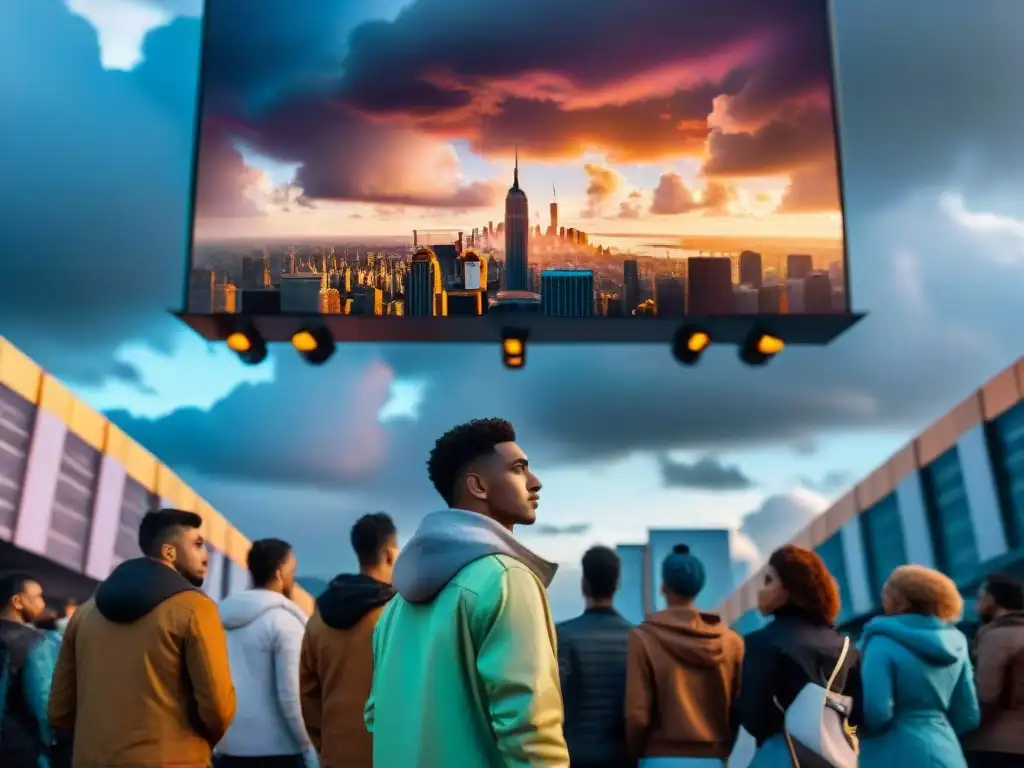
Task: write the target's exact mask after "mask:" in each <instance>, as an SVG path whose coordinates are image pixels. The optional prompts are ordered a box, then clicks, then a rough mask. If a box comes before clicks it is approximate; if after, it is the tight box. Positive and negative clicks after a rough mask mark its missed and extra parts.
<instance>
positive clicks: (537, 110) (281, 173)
mask: <svg viewBox="0 0 1024 768" xmlns="http://www.w3.org/2000/svg"><path fill="white" fill-rule="evenodd" d="M350 2H351V5H352V8H350V9H348V11H346V9H345V7H344V6H345V2H340V3H331V4H326V5H325V4H322V3H315V2H309V1H307V2H299V3H296V2H294V0H268V2H265V3H262V4H261V13H260V14H252V13H249V12H248V11H247V5H246V4H245V3H244V2H241V1H240V0H209V1H208V2H207V5H206V18H205V23H204V35H203V44H202V63H201V72H202V85H201V88H202V98H201V100H200V104H201V109H200V110H199V115H198V118H197V142H196V146H197V149H196V162H195V177H194V194H193V205H192V225H193V229H192V241H191V253H190V262H189V270H188V283H187V287H186V291H185V293H186V299H185V300H186V307H185V309H184V311H183V312H181V313H179V314H180V315H181V316H182V317H183V318H184V320H185V321H186V322H188V323H189V325H191V326H192V327H193V328H194V329H195V330H196V331H198V332H199V333H200V334H201V335H203V336H204V337H205V338H207V339H211V340H216V339H220V340H224V339H226V338H227V337H228V336H229V335H230V334H231V333H233V332H235V329H237V328H238V327H240V322H241V321H243V320H244V323H245V324H246V326H247V327H252V328H253V329H255V331H257V332H258V333H259V335H260V337H261V338H262V339H265V340H266V341H267V342H278V341H289V340H291V339H293V338H295V337H296V334H298V333H300V332H301V331H302V330H303V329H307V328H310V327H316V328H323V329H326V331H327V332H329V334H330V336H331V337H332V338H333V339H334V340H335V341H338V342H344V341H375V342H383V341H396V342H407V341H420V342H423V341H441V342H452V341H474V342H495V343H504V340H505V339H507V338H508V333H509V328H515V329H517V331H518V332H521V333H522V334H523V336H524V338H525V336H527V335H528V337H529V339H530V343H531V344H534V343H543V342H580V341H582V342H634V343H641V342H658V343H664V344H665V345H667V346H672V345H675V346H673V349H674V350H675V352H674V354H675V353H676V352H678V353H679V354H677V355H676V356H677V358H678V357H679V356H680V354H683V352H685V355H684V356H688V357H687V360H689V359H690V358H691V357H692V358H693V360H694V361H695V360H696V356H697V355H699V353H700V351H702V350H703V348H704V347H705V346H707V345H709V344H721V343H728V344H736V345H740V346H742V345H743V344H744V342H745V341H746V340H748V339H749V338H750V335H751V333H753V332H755V330H756V329H763V331H764V333H767V334H770V335H771V336H772V337H773V338H777V339H779V340H781V342H784V343H785V344H787V345H800V344H812V345H813V344H818V345H820V344H827V343H829V342H830V341H832V340H833V339H834V338H836V337H837V336H838V335H840V334H841V333H842V332H843V331H845V330H846V329H848V328H849V327H850V326H851V325H853V323H854V322H856V320H857V319H859V315H857V314H855V313H853V312H852V311H851V308H850V295H849V280H848V277H847V259H846V248H845V239H844V223H843V205H842V192H841V177H840V173H839V168H840V157H839V151H838V147H839V142H838V138H837V128H836V126H837V118H836V105H835V86H834V75H833V61H832V44H831V27H830V18H829V2H828V0H778V1H775V2H772V3H756V2H749V0H637V2H639V5H640V6H641V7H640V8H638V7H637V2H634V3H624V4H621V7H619V6H616V9H614V10H609V11H608V12H607V13H601V14H594V13H593V12H592V11H593V9H592V8H591V2H590V0H566V2H562V3H557V4H555V5H552V4H550V3H548V2H543V3H542V2H541V0H526V2H525V5H524V4H522V3H520V4H519V5H516V6H515V13H514V14H513V13H512V12H511V11H510V12H509V13H508V14H504V13H503V14H499V16H497V17H496V16H495V15H494V6H493V3H489V2H486V1H485V0H457V2H456V5H460V6H461V9H460V11H459V13H458V14H457V16H458V18H459V29H460V30H461V31H460V33H459V35H458V37H457V38H455V39H453V38H452V34H451V18H452V14H453V13H454V8H453V4H452V2H450V1H449V2H445V3H440V2H435V1H434V0H414V1H413V2H412V4H411V5H409V6H408V7H407V8H406V10H405V11H403V13H401V14H398V15H395V14H394V13H392V12H391V11H390V10H389V9H387V8H381V9H379V10H378V9H372V10H366V6H365V4H363V3H357V2H356V0H350ZM381 5H383V6H386V5H387V4H381ZM533 5H536V6H537V7H536V9H532V6H533ZM357 9H358V10H359V12H358V13H357V12H355V11H356V10H357ZM506 16H507V18H506ZM275 17H277V18H278V19H279V21H280V23H276V22H275V21H274V19H275ZM554 31H558V38H559V40H560V42H559V44H558V45H557V46H550V45H531V44H530V40H531V39H536V40H550V39H551V36H552V34H553V32H554ZM627 41H628V42H629V44H628V45H627V44H626V42H627ZM635 41H643V44H642V45H636V44H635ZM389 49H393V50H395V51H396V52H399V51H400V52H401V55H394V56H388V55H382V52H386V51H387V50H389ZM769 86H770V87H769ZM693 328H697V329H700V334H701V335H700V337H699V338H700V339H701V344H700V349H698V350H696V351H693V350H691V349H689V348H687V349H683V347H679V344H680V339H681V336H680V333H681V332H682V330H683V329H693ZM303 338H305V337H303ZM695 338H696V337H695ZM691 346H692V345H691ZM677 347H678V349H676V348H677ZM679 350H683V352H680V351H679Z"/></svg>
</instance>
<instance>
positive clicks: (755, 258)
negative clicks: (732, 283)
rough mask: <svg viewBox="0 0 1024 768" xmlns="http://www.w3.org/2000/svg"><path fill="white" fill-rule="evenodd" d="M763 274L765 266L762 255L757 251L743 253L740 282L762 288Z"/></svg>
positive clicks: (741, 256)
mask: <svg viewBox="0 0 1024 768" xmlns="http://www.w3.org/2000/svg"><path fill="white" fill-rule="evenodd" d="M763 274H764V266H763V264H762V261H761V254H760V253H757V252H755V251H743V252H742V253H741V254H740V282H741V283H745V284H746V285H750V286H753V287H754V288H760V287H761V281H762V276H763Z"/></svg>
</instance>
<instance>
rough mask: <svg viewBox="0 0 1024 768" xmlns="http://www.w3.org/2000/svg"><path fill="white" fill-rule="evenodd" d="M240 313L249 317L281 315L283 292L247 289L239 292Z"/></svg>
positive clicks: (273, 289) (267, 289)
mask: <svg viewBox="0 0 1024 768" xmlns="http://www.w3.org/2000/svg"><path fill="white" fill-rule="evenodd" d="M238 311H239V312H243V313H245V314H247V315H279V314H281V291H279V290H277V289H276V288H245V289H243V290H241V291H238Z"/></svg>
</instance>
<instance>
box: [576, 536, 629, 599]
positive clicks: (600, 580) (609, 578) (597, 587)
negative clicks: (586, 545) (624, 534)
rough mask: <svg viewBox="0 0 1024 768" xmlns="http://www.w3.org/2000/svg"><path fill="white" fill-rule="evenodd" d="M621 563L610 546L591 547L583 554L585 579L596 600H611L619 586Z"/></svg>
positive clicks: (590, 594)
mask: <svg viewBox="0 0 1024 768" xmlns="http://www.w3.org/2000/svg"><path fill="white" fill-rule="evenodd" d="M620 569H621V563H620V561H619V556H618V555H617V554H615V551H614V550H612V549H609V548H608V547H600V546H598V547H591V548H590V549H588V550H587V551H586V554H584V555H583V579H584V581H586V582H587V591H588V593H589V596H590V597H592V598H594V599H595V600H609V599H611V598H612V597H614V595H615V590H616V589H618V586H619V571H620Z"/></svg>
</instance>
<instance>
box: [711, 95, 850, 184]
mask: <svg viewBox="0 0 1024 768" xmlns="http://www.w3.org/2000/svg"><path fill="white" fill-rule="evenodd" d="M833 130H834V129H833V121H832V111H831V107H829V106H827V105H826V106H819V105H813V106H809V107H793V108H788V109H786V110H784V111H783V112H782V113H781V114H779V115H778V116H776V117H775V118H774V119H772V120H771V121H770V122H768V123H766V124H764V125H762V126H759V127H758V128H756V129H755V130H753V131H749V132H747V131H744V132H735V133H724V132H722V131H719V130H714V131H712V132H711V136H710V138H709V141H708V154H709V155H710V156H709V157H708V159H707V162H705V164H704V168H703V171H704V173H706V174H707V175H709V176H768V175H773V174H779V175H785V174H787V173H790V172H792V171H793V170H794V169H801V168H804V167H806V166H807V165H810V164H812V163H815V162H819V163H820V162H821V161H822V160H823V159H825V160H831V159H832V158H833V157H834V156H835V136H834V133H833Z"/></svg>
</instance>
